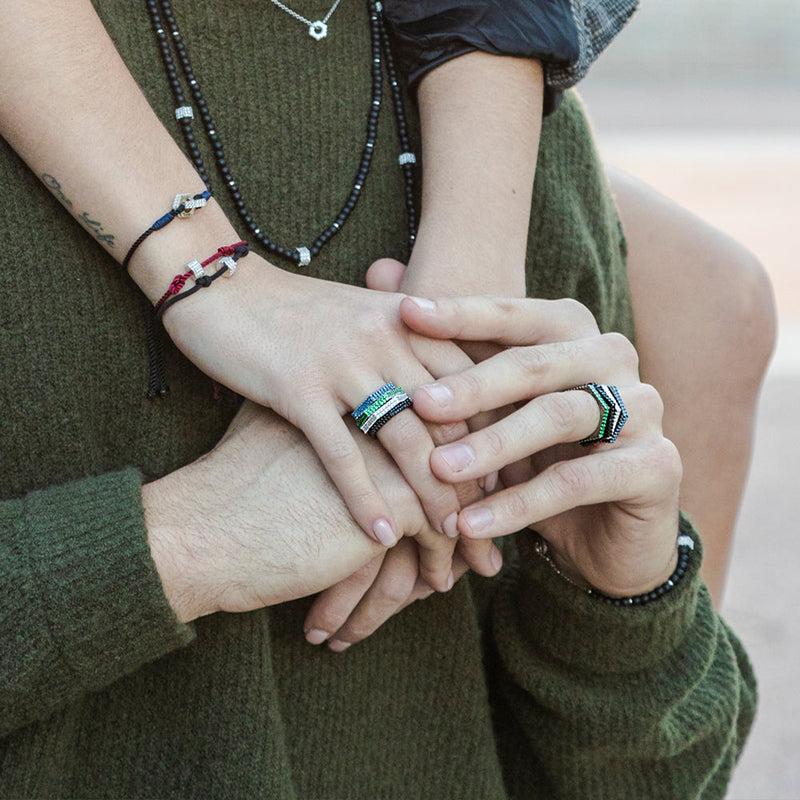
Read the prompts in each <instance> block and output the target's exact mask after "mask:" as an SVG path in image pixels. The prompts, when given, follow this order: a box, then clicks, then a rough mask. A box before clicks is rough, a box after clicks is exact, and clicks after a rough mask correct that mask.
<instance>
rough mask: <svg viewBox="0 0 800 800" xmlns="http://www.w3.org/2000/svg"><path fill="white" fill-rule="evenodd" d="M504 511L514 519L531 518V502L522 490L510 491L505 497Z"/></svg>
mask: <svg viewBox="0 0 800 800" xmlns="http://www.w3.org/2000/svg"><path fill="white" fill-rule="evenodd" d="M504 506H505V508H504V512H505V514H506V515H507V516H508V517H509V519H513V520H528V519H531V504H530V501H529V500H528V498H527V496H526V495H525V494H523V493H522V492H514V491H512V492H509V493H508V496H507V497H506V498H505V499H504Z"/></svg>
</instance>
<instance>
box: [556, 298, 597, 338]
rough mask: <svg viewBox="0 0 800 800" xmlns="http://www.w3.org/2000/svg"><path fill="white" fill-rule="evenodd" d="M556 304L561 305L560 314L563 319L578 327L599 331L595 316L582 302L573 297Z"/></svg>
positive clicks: (558, 301)
mask: <svg viewBox="0 0 800 800" xmlns="http://www.w3.org/2000/svg"><path fill="white" fill-rule="evenodd" d="M556 302H557V303H558V304H559V313H560V314H561V315H562V318H564V319H567V320H569V321H570V322H571V323H572V324H573V325H575V326H576V327H580V328H589V329H594V330H596V329H597V322H596V320H595V318H594V314H592V312H591V311H590V310H589V309H588V308H587V307H586V306H585V305H584V304H583V303H581V302H580V301H578V300H575V299H574V298H572V297H564V298H562V299H560V300H557V301H556Z"/></svg>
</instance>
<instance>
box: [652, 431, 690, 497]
mask: <svg viewBox="0 0 800 800" xmlns="http://www.w3.org/2000/svg"><path fill="white" fill-rule="evenodd" d="M652 458H653V461H654V464H653V470H654V471H655V472H656V473H657V474H660V475H662V476H663V478H664V480H665V481H670V482H673V483H675V485H676V486H677V485H678V484H680V482H681V479H682V478H683V462H682V461H681V456H680V453H679V452H678V448H677V447H676V446H675V444H674V443H673V442H672V441H670V440H669V439H667V438H665V437H663V436H662V437H661V439H660V440H659V442H658V445H657V446H656V447H654V448H653V454H652Z"/></svg>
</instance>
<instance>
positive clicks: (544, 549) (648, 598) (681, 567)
mask: <svg viewBox="0 0 800 800" xmlns="http://www.w3.org/2000/svg"><path fill="white" fill-rule="evenodd" d="M677 545H678V564H677V566H676V567H675V571H674V572H673V573H672V575H670V576H669V578H667V580H666V581H664V583H662V584H660V585H659V586H656V587H655V588H654V589H652V590H650V591H649V592H643V593H642V594H636V595H631V596H629V597H610V596H609V595H606V594H603V593H602V592H599V591H598V590H597V589H593V588H591V587H589V588H587V587H585V586H581V585H580V584H578V583H576V582H575V581H573V580H572V578H570V577H569V575H566V574H565V573H564V572H563V571H562V570H561V569H560V568H559V566H558V565H557V564H556V562H555V561H554V560H553V558H552V556H551V555H550V552H549V546H548V544H547V542H546V541H545V540H544V539H542V538H541V537H539V539H538V540H537V542H536V544H535V546H534V549H535V550H536V553H537V554H538V555H539V556H541V558H543V559H544V560H545V561H546V562H547V563H548V564H549V565H550V568H551V569H552V570H553V571H554V572H556V573H557V574H558V575H560V576H561V577H562V578H563V579H564V580H565V581H567V582H568V583H571V584H572V585H573V586H577V587H578V588H579V589H581V590H582V591H583V592H585V593H586V594H588V595H591V596H592V597H596V598H597V599H598V600H602V601H603V602H604V603H608V604H609V605H613V606H643V605H647V604H648V603H652V602H653V601H654V600H658V599H659V598H661V597H663V596H664V595H665V594H668V593H669V592H671V591H672V590H673V589H674V588H675V586H676V585H677V584H678V583H680V581H681V580H682V579H683V576H684V575H685V574H686V571H687V570H688V569H689V564H690V563H691V558H692V552H693V551H694V540H693V539H692V537H691V536H688V535H686V534H681V535H680V536H678V542H677Z"/></svg>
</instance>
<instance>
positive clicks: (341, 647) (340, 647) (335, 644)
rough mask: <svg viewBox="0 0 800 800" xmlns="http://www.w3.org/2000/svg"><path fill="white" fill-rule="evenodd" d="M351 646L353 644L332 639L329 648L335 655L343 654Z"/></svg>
mask: <svg viewBox="0 0 800 800" xmlns="http://www.w3.org/2000/svg"><path fill="white" fill-rule="evenodd" d="M351 644H352V642H343V641H342V640H341V639H331V640H330V641H329V642H328V647H330V649H331V650H333V652H334V653H343V652H344V651H345V650H347V648H348V647H350V645H351Z"/></svg>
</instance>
